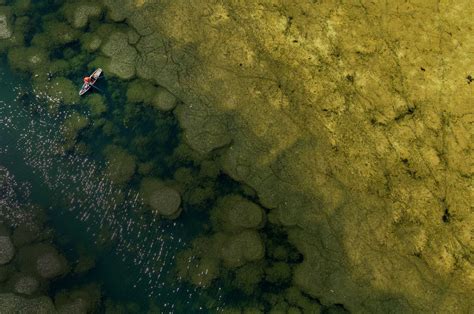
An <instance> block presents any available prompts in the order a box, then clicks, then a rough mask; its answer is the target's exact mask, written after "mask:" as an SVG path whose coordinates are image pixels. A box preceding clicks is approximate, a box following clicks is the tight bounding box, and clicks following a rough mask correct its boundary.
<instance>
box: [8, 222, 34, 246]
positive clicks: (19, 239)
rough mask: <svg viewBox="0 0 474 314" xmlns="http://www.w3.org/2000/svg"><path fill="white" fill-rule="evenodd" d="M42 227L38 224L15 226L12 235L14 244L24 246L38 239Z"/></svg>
mask: <svg viewBox="0 0 474 314" xmlns="http://www.w3.org/2000/svg"><path fill="white" fill-rule="evenodd" d="M40 232H41V227H39V226H38V225H36V224H22V225H19V226H18V227H16V228H15V230H14V231H13V235H12V241H13V244H15V246H16V247H22V246H24V245H26V244H30V243H32V242H34V241H35V240H36V239H38V237H39V235H40Z"/></svg>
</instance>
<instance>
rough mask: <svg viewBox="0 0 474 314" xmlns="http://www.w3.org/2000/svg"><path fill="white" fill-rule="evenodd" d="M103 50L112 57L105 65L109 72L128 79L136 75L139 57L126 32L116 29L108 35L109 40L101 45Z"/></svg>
mask: <svg viewBox="0 0 474 314" xmlns="http://www.w3.org/2000/svg"><path fill="white" fill-rule="evenodd" d="M101 52H102V53H103V54H104V55H105V56H107V57H109V58H110V60H109V62H108V63H107V64H106V65H105V70H106V71H107V73H111V74H113V75H116V76H117V77H119V78H121V79H124V80H128V79H131V78H133V77H134V76H135V62H136V59H137V57H138V54H137V51H136V50H135V48H134V47H133V46H131V45H130V44H129V43H128V35H127V34H126V33H123V32H120V31H116V32H114V33H112V34H110V35H109V36H108V39H107V41H106V42H105V43H104V45H103V46H102V47H101Z"/></svg>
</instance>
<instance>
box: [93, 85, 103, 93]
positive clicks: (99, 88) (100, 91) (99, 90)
mask: <svg viewBox="0 0 474 314" xmlns="http://www.w3.org/2000/svg"><path fill="white" fill-rule="evenodd" d="M91 87H93V88H95V89H97V90H98V91H100V92H104V91H103V90H101V89H100V88H98V87H96V86H94V85H91Z"/></svg>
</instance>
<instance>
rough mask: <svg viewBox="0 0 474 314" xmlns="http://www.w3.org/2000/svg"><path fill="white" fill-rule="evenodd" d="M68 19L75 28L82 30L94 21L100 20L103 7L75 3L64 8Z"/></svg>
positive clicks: (95, 4)
mask: <svg viewBox="0 0 474 314" xmlns="http://www.w3.org/2000/svg"><path fill="white" fill-rule="evenodd" d="M63 11H64V14H65V15H66V18H67V20H68V22H69V24H71V25H72V26H73V27H74V28H77V29H81V28H84V27H86V26H87V25H88V24H89V21H90V20H92V19H99V18H100V16H101V14H102V7H101V6H100V5H99V4H97V3H74V4H66V5H65V6H64V7H63Z"/></svg>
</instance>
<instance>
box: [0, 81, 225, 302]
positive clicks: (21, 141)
mask: <svg viewBox="0 0 474 314" xmlns="http://www.w3.org/2000/svg"><path fill="white" fill-rule="evenodd" d="M12 91H13V92H14V93H15V97H14V99H13V100H11V101H0V134H2V135H5V136H2V137H3V140H1V139H0V163H2V161H4V160H7V161H9V162H10V164H11V165H12V167H11V169H16V170H17V172H18V173H22V175H21V179H20V180H15V178H14V175H13V174H12V173H11V172H9V171H8V170H6V168H3V167H2V168H0V179H2V181H0V182H1V183H2V185H1V187H0V188H1V191H0V192H1V195H2V196H1V197H0V215H1V216H2V217H8V219H10V220H12V221H16V222H20V221H25V220H27V219H31V217H30V218H28V215H27V213H23V212H22V210H21V207H22V206H21V205H20V204H19V203H15V201H14V200H15V199H17V197H18V193H19V192H18V191H23V192H21V193H22V195H21V197H20V199H27V198H29V197H30V196H31V194H32V191H33V192H34V190H35V189H39V190H40V191H41V192H37V193H36V194H42V196H40V197H38V196H36V197H37V198H40V199H41V198H43V203H48V202H50V203H51V204H55V205H51V206H50V211H49V214H50V215H52V216H54V217H56V218H57V221H62V222H64V223H65V224H81V225H82V226H84V227H85V230H86V232H87V234H86V235H85V236H89V237H91V238H93V241H94V246H96V247H100V246H102V245H104V243H105V244H107V245H108V246H109V247H112V251H113V254H112V256H113V257H112V258H110V257H107V258H108V261H109V262H110V263H114V261H120V263H122V264H124V265H127V266H128V267H129V269H130V270H131V271H130V276H129V277H133V278H128V279H129V280H131V281H132V282H133V284H132V286H133V287H134V288H136V289H137V290H139V292H138V293H137V294H141V295H145V296H148V297H149V298H151V299H154V300H155V301H156V302H158V303H159V304H161V305H162V307H164V308H165V309H168V310H170V311H172V310H173V309H174V308H175V306H176V302H177V300H180V302H183V301H184V302H185V303H186V304H189V303H191V302H194V301H193V300H194V299H196V298H197V297H199V294H200V293H201V290H200V289H198V288H196V287H191V286H187V285H182V284H181V283H180V282H179V280H178V278H176V277H175V274H174V270H173V267H172V266H173V263H174V259H175V254H176V252H177V251H179V250H180V249H183V248H185V247H186V246H187V245H188V243H189V237H188V236H186V234H187V230H186V228H187V226H186V224H185V223H183V222H166V223H164V222H161V221H159V220H158V219H157V218H156V217H154V216H153V217H150V216H147V215H145V214H143V212H144V210H143V206H144V205H143V201H142V199H141V197H140V195H139V194H138V193H137V192H136V191H135V190H134V189H130V188H128V189H125V190H122V189H118V188H117V187H116V186H114V185H113V184H112V182H110V180H108V179H107V178H106V177H105V176H103V175H102V173H103V169H104V164H103V163H102V162H100V161H99V160H95V159H93V158H92V157H84V156H78V155H75V154H69V153H64V152H62V147H61V140H62V138H61V125H62V122H63V121H64V120H65V119H66V118H68V117H69V116H70V113H69V112H67V111H61V110H60V111H59V112H57V113H55V114H51V113H49V112H48V110H46V106H45V102H46V101H48V102H51V101H52V102H54V101H55V100H54V99H47V98H45V97H46V96H45V95H42V94H37V93H36V92H35V91H32V92H28V90H25V88H23V87H20V86H16V87H14V88H12ZM8 167H10V166H8ZM14 172H15V171H14ZM17 181H18V182H29V183H27V184H23V185H21V186H20V185H19V184H18V183H17ZM4 182H5V184H3V183H4ZM33 194H35V193H33ZM33 196H34V195H33ZM33 198H34V197H33ZM57 204H61V206H59V207H58V206H57ZM7 208H8V209H9V210H8V211H7V210H6V209H7ZM12 209H13V210H12ZM58 217H60V218H58ZM61 217H62V218H61ZM61 219H62V220H61ZM52 220H53V221H55V219H52ZM71 220H73V221H71ZM76 236H77V235H76ZM105 258H106V257H104V259H105ZM192 262H193V261H192V259H190V260H189V265H191V264H192ZM116 275H117V276H124V277H126V276H127V274H116ZM97 279H98V280H102V279H104V278H97ZM218 291H219V292H218V293H217V294H218V295H217V296H214V297H215V298H217V301H218V302H217V303H219V300H221V294H220V291H221V290H220V289H219V290H218ZM164 300H166V302H165V301H164Z"/></svg>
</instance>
